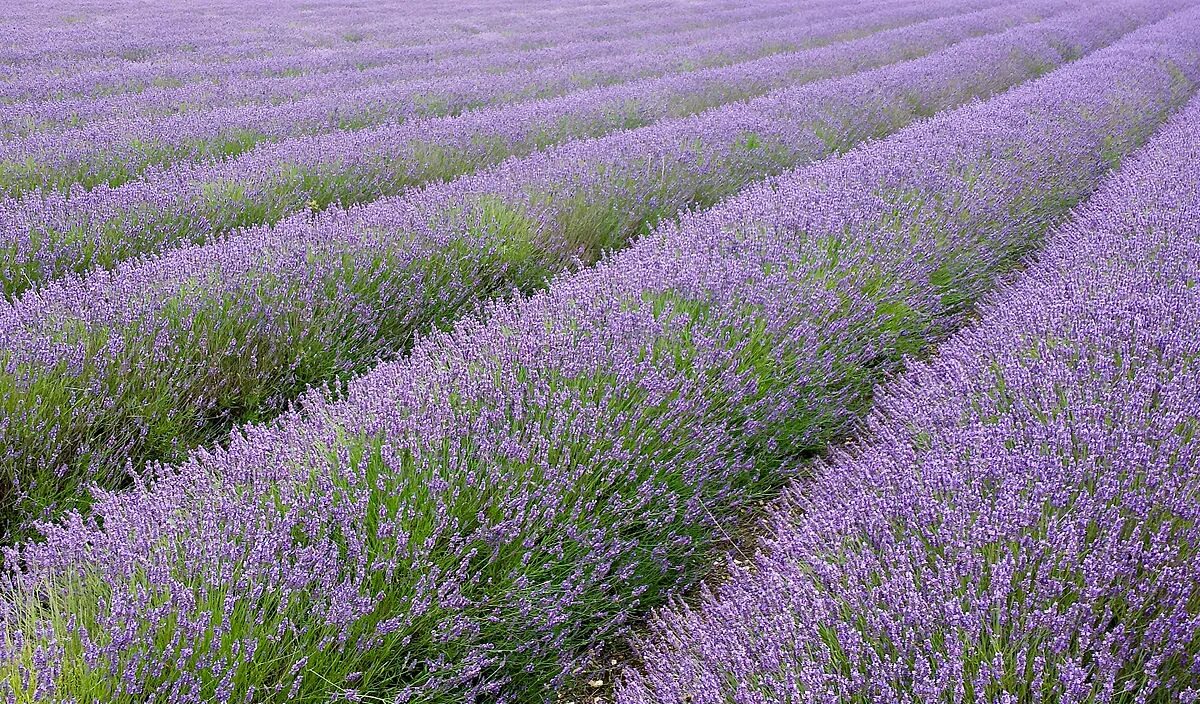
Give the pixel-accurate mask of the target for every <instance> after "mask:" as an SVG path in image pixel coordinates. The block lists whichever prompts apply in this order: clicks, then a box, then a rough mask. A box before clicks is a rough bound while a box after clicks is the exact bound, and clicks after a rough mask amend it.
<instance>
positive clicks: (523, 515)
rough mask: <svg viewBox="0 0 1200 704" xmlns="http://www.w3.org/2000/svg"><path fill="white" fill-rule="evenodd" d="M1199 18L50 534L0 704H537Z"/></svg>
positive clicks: (1051, 216) (574, 282) (960, 293)
mask: <svg viewBox="0 0 1200 704" xmlns="http://www.w3.org/2000/svg"><path fill="white" fill-rule="evenodd" d="M1196 22H1200V12H1196V11H1192V12H1189V13H1187V14H1184V15H1179V16H1175V17H1172V18H1169V19H1168V20H1167V21H1165V22H1163V23H1160V24H1158V25H1155V26H1153V27H1151V28H1148V29H1146V30H1144V31H1139V32H1138V33H1137V34H1136V36H1132V37H1130V38H1128V39H1126V40H1123V41H1121V42H1119V43H1118V44H1117V45H1116V46H1114V47H1113V48H1111V49H1108V50H1104V51H1101V52H1098V53H1097V54H1096V55H1094V56H1092V57H1089V58H1085V59H1083V60H1081V61H1079V62H1077V63H1075V64H1073V65H1072V66H1069V67H1065V68H1062V69H1059V70H1057V71H1055V72H1053V73H1051V74H1050V75H1049V76H1046V77H1044V78H1042V79H1040V80H1038V81H1035V82H1032V83H1030V84H1029V85H1027V86H1025V87H1022V88H1018V89H1016V90H1013V91H1011V92H1009V93H1007V94H1005V95H1003V96H1001V97H998V98H994V99H992V100H990V101H987V102H982V103H978V104H975V105H972V106H969V107H966V108H963V109H960V110H957V111H955V112H952V113H948V114H945V115H942V116H939V117H935V118H933V119H931V120H929V121H927V122H924V123H922V124H919V125H916V126H913V127H910V128H908V129H906V130H903V131H901V132H900V133H899V134H897V135H895V136H894V137H892V138H889V139H886V140H882V141H879V142H876V143H874V144H871V145H870V146H867V147H865V148H863V149H860V150H856V151H854V152H852V153H850V154H848V155H846V156H845V157H842V158H838V159H833V160H829V161H826V162H822V163H820V164H816V165H813V166H811V167H808V168H806V169H803V170H800V171H797V172H794V173H789V174H787V175H785V176H782V177H780V178H777V179H774V180H772V181H771V182H770V183H768V184H766V185H763V186H759V187H753V188H750V189H748V190H746V191H745V192H744V193H742V194H741V195H739V196H736V197H734V198H732V199H730V200H729V201H728V202H726V203H724V204H722V205H720V206H717V207H715V208H713V209H711V210H709V211H707V212H703V213H696V214H693V215H689V216H688V217H686V218H684V219H683V221H682V222H681V223H680V224H678V225H666V226H664V227H662V228H661V229H659V230H657V231H656V232H654V233H653V234H652V235H650V236H648V237H645V238H643V239H641V240H640V241H638V242H637V243H636V244H635V245H633V246H632V247H630V248H628V249H626V250H624V251H623V252H621V253H618V254H615V255H613V256H612V257H610V258H608V259H606V260H605V261H604V262H602V263H601V264H600V265H598V266H596V267H594V268H590V269H586V270H583V271H580V272H576V273H573V274H565V275H562V276H560V277H559V278H557V279H556V280H555V282H554V283H553V284H552V286H551V287H550V288H549V290H547V291H546V292H544V293H541V294H538V295H534V296H530V297H527V298H522V299H519V300H516V301H512V302H507V303H504V302H499V303H495V304H493V305H492V306H491V307H490V308H489V310H488V312H487V315H486V316H483V317H481V318H478V319H477V318H468V319H466V320H464V321H463V322H461V323H460V324H459V325H458V326H456V327H455V329H454V330H453V331H452V332H449V333H444V334H439V335H435V336H432V337H430V338H427V339H426V340H424V341H423V342H422V343H420V344H419V345H417V347H416V348H415V349H414V351H413V354H412V355H411V356H410V357H409V358H407V359H405V360H401V361H397V362H393V363H389V364H385V365H382V366H380V367H379V368H377V369H375V370H374V371H373V372H371V373H370V374H367V375H365V376H363V377H362V378H360V379H359V380H357V381H355V382H353V383H351V384H349V385H348V386H347V388H345V389H344V390H343V393H340V394H338V395H337V397H336V398H335V397H331V396H327V395H325V394H322V393H313V394H310V395H309V396H308V397H307V398H306V400H305V402H304V403H303V405H302V410H299V411H295V412H293V413H290V414H288V416H287V417H285V418H283V419H281V420H280V421H278V422H276V423H272V424H269V425H265V426H249V427H246V428H245V429H244V430H243V432H241V433H239V434H237V435H236V436H235V437H234V438H233V439H232V441H231V444H230V446H229V447H228V448H219V449H213V450H207V451H199V452H197V453H195V454H194V455H193V456H192V457H191V458H190V459H189V460H188V461H187V462H186V463H183V464H181V465H178V466H174V467H159V468H158V469H157V470H156V472H155V476H154V477H152V478H151V479H150V481H149V482H148V483H147V484H146V485H145V486H141V487H137V488H135V489H134V490H131V491H127V492H123V493H119V494H108V495H103V496H101V497H99V500H98V502H97V504H96V506H95V507H94V514H93V516H92V517H91V518H86V519H85V518H83V517H81V516H79V515H73V516H70V517H68V518H67V519H66V520H65V521H64V522H62V523H59V524H56V525H46V526H44V529H45V532H46V534H47V537H46V540H45V541H44V542H41V543H27V544H23V545H21V546H20V547H18V548H14V549H12V550H10V551H9V554H8V565H9V570H10V573H9V582H8V585H7V589H6V591H5V597H4V601H3V602H2V603H3V607H0V614H3V623H4V626H3V631H0V643H4V644H5V647H6V648H7V649H8V652H9V653H10V657H9V658H8V659H7V660H6V661H4V662H3V664H0V668H5V669H3V670H0V673H2V674H0V682H2V683H3V685H2V686H7V687H10V688H13V689H15V690H17V691H18V692H19V694H20V696H22V697H31V696H32V695H31V691H30V689H31V687H32V686H34V685H31V684H29V682H31V681H32V682H36V686H37V687H38V688H39V689H40V691H41V692H42V694H41V698H42V699H43V700H49V701H54V700H59V701H61V700H67V699H74V700H75V701H97V700H101V701H109V702H122V701H144V700H147V699H149V700H154V699H167V698H169V699H170V700H171V701H174V702H191V701H207V700H211V699H213V698H214V697H215V696H216V695H217V694H218V693H221V694H223V695H224V694H228V696H229V697H230V698H231V699H235V700H241V699H244V698H245V696H246V693H247V692H248V691H249V689H250V688H251V687H253V688H254V696H255V697H257V698H259V699H260V700H262V701H285V700H296V699H300V700H303V699H311V700H326V699H327V698H328V697H329V696H330V695H332V694H334V693H338V692H351V691H352V692H354V693H355V695H357V696H361V697H363V698H364V699H367V698H369V697H383V698H387V699H388V700H394V701H432V700H442V701H513V700H516V699H536V698H540V697H541V696H542V692H545V691H547V690H545V689H544V687H554V686H557V685H558V684H560V683H561V682H562V681H563V680H564V678H565V677H567V676H568V674H569V673H570V672H571V671H573V669H574V668H575V667H576V666H578V665H580V664H581V663H582V662H583V661H584V660H585V659H586V653H587V652H592V651H593V649H594V648H595V647H596V646H597V645H598V644H600V643H603V642H606V641H608V640H610V639H612V638H614V637H616V636H619V635H621V634H623V633H625V632H626V631H627V629H628V627H629V625H630V623H631V621H632V620H633V619H635V618H639V617H640V616H641V615H642V614H644V613H645V610H646V609H647V608H648V607H650V606H653V605H656V604H661V603H662V601H663V599H664V598H666V597H667V596H668V595H670V594H671V593H674V592H675V591H676V590H678V589H680V588H681V587H683V586H686V585H687V584H689V583H691V582H693V581H694V580H695V579H696V578H697V577H698V576H700V574H701V572H699V571H698V569H697V568H698V567H699V566H700V565H702V564H706V563H708V562H710V561H711V559H712V555H713V551H714V549H715V548H716V546H717V544H718V542H719V541H718V540H717V537H718V536H719V531H717V530H716V526H717V525H719V523H720V522H722V521H726V520H731V519H733V518H735V517H736V516H737V515H738V514H739V513H740V511H741V510H742V509H745V508H746V507H747V506H748V505H750V504H752V503H753V502H755V501H756V500H757V499H758V498H759V497H760V496H761V495H762V493H763V492H764V491H767V490H769V489H770V488H771V487H773V486H778V484H779V483H780V482H782V481H783V480H785V479H786V478H787V476H788V475H789V473H788V471H787V469H786V468H788V467H794V466H796V464H795V463H796V461H797V459H798V458H800V457H801V456H803V455H804V454H805V453H806V452H810V451H812V450H815V449H819V448H821V447H823V446H825V445H826V444H827V443H828V441H829V440H830V439H832V438H836V437H839V436H841V435H843V434H844V433H845V432H847V431H848V430H849V429H850V428H851V427H852V426H853V425H854V423H855V419H856V418H858V417H859V415H860V414H861V413H862V412H863V411H864V410H865V408H866V406H867V405H868V402H869V399H870V395H871V391H872V389H873V388H874V387H875V385H876V384H877V383H878V382H880V381H881V380H883V379H886V378H887V377H889V376H890V375H892V373H893V372H895V371H896V370H897V369H898V368H899V367H900V365H901V364H902V362H903V356H904V355H905V354H910V353H917V352H922V351H925V350H927V349H928V348H929V345H930V344H931V343H933V342H935V341H937V340H938V339H939V338H941V337H944V336H945V335H946V334H948V333H949V332H950V331H952V330H954V329H955V328H957V327H959V325H960V324H961V323H962V322H963V321H964V320H965V319H966V316H967V315H968V314H969V310H970V306H971V304H972V302H973V301H975V300H976V299H977V298H978V297H979V296H980V295H982V294H983V293H984V292H986V291H987V290H988V288H989V286H990V285H991V283H992V282H993V281H994V279H995V278H996V276H997V275H999V274H1001V273H1003V272H1004V271H1006V270H1007V269H1009V268H1010V267H1011V266H1012V265H1013V263H1014V262H1015V261H1016V260H1018V259H1019V258H1020V257H1021V256H1022V255H1024V254H1025V253H1027V252H1029V251H1030V250H1031V249H1033V248H1035V247H1036V246H1037V244H1038V242H1039V241H1040V238H1041V235H1042V233H1044V232H1045V231H1046V230H1047V229H1048V228H1050V227H1051V226H1052V225H1053V224H1054V223H1056V222H1057V221H1059V220H1060V219H1061V218H1062V217H1064V216H1065V214H1066V211H1067V210H1068V208H1069V205H1070V204H1071V203H1073V202H1075V201H1076V200H1077V199H1079V198H1081V197H1083V196H1085V195H1087V194H1088V193H1090V192H1091V191H1092V189H1093V188H1094V187H1095V186H1096V184H1097V182H1098V181H1099V180H1100V179H1101V178H1102V176H1103V174H1104V173H1105V172H1106V171H1107V169H1108V167H1109V166H1110V165H1111V163H1112V160H1114V159H1116V158H1118V157H1119V156H1120V155H1122V154H1124V153H1125V152H1127V151H1128V150H1130V149H1132V148H1133V147H1134V146H1135V145H1136V144H1137V143H1139V142H1140V141H1141V140H1142V139H1143V138H1144V136H1145V135H1146V134H1147V133H1148V132H1149V131H1151V130H1153V129H1154V127H1155V126H1156V125H1157V124H1159V117H1158V115H1159V114H1161V113H1164V112H1167V111H1169V110H1170V109H1171V108H1172V106H1173V105H1174V104H1175V102H1177V101H1178V100H1179V99H1180V98H1181V96H1182V95H1183V94H1186V93H1188V92H1190V89H1191V81H1190V80H1188V79H1187V76H1189V75H1190V76H1195V75H1196V73H1197V68H1198V67H1197V65H1196V64H1197V63H1198V62H1197V60H1196V59H1194V58H1193V59H1188V56H1190V55H1191V53H1193V52H1189V51H1188V50H1186V49H1185V48H1183V47H1184V46H1186V42H1187V41H1189V38H1193V37H1196V36H1197V32H1196V31H1195V27H1194V23H1196ZM1167 62H1174V63H1173V64H1171V63H1167ZM1180 261H1182V260H1180ZM1151 356H1152V355H1151ZM1196 387H1197V385H1195V384H1191V385H1189V386H1186V387H1185V388H1196ZM1050 398H1051V399H1052V398H1053V396H1052V395H1051V396H1050ZM1151 398H1153V395H1152V394H1151V395H1150V396H1148V397H1147V399H1151ZM954 418H957V416H955V417H954ZM1100 425H1101V426H1103V418H1102V417H1101V420H1100ZM1060 439H1061V438H1060ZM1067 441H1068V442H1069V441H1070V440H1069V438H1068V439H1067ZM1032 447H1037V445H1034V446H1032ZM1056 464H1057V462H1056ZM1000 477H1003V473H1000V474H999V476H998V477H997V479H999V478H1000ZM984 486H986V483H985V484H984ZM1033 489H1037V487H1036V486H1035V487H1033ZM905 496H906V495H905V494H903V493H901V494H900V496H899V500H900V501H903V500H904V498H905ZM1050 498H1052V499H1053V498H1055V496H1053V495H1052V496H1050ZM1059 498H1062V497H1059ZM1181 507H1184V504H1181ZM1193 508H1194V507H1193ZM851 547H853V545H848V546H847V549H850V548H851ZM1154 549H1155V550H1157V548H1156V547H1155V548H1154ZM996 552H997V554H999V553H1000V552H1001V551H1000V550H997V551H996ZM1163 554H1164V556H1166V555H1169V554H1170V553H1169V551H1168V552H1167V553H1163ZM999 574H1000V573H999V572H996V575H999ZM997 579H1000V577H999V576H997ZM1184 603H1186V600H1185V601H1184ZM1114 608H1116V604H1115V603H1114ZM60 614H71V615H72V616H73V617H74V619H75V620H74V622H73V624H72V625H70V626H68V625H67V624H66V622H65V619H63V618H60V617H59V615H60ZM1045 617H1046V618H1050V619H1053V618H1055V617H1056V615H1055V614H1052V613H1051V614H1045ZM1101 622H1102V623H1106V622H1107V621H1105V620H1104V619H1101ZM1114 642H1115V641H1114ZM50 644H53V645H54V646H55V647H56V648H58V650H55V651H52V652H51V651H49V650H47V648H48V646H49V645H50ZM46 652H50V653H51V655H50V656H49V657H41V656H39V655H37V654H38V653H46ZM39 658H40V659H39ZM1070 666H1072V664H1071V663H1065V664H1064V665H1063V667H1062V669H1061V672H1063V673H1069V671H1070ZM1074 666H1075V667H1077V668H1080V667H1082V668H1086V667H1087V663H1085V662H1078V663H1074ZM995 667H997V666H996V665H992V664H989V670H988V673H992V672H993V669H991V668H995ZM999 667H1000V668H1001V669H1002V668H1003V667H1004V663H1003V662H1001V663H1000V664H999ZM24 673H35V675H34V676H33V677H25V676H24ZM59 673H62V674H59ZM973 677H974V676H973ZM980 677H985V678H986V677H992V675H991V674H988V675H980ZM976 679H977V678H976ZM980 681H982V682H988V681H993V680H986V679H984V680H980ZM1078 681H1080V682H1083V683H1085V684H1086V683H1087V679H1086V671H1085V672H1084V676H1083V678H1081V679H1079V680H1078Z"/></svg>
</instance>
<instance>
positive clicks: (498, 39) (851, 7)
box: [0, 0, 911, 100]
mask: <svg viewBox="0 0 1200 704" xmlns="http://www.w3.org/2000/svg"><path fill="white" fill-rule="evenodd" d="M707 4H708V3H705V4H704V5H702V6H705V5H707ZM826 4H827V3H818V4H815V5H811V6H809V5H806V6H802V7H797V6H796V5H795V4H794V3H785V2H779V3H774V4H773V5H769V6H767V7H768V9H770V8H771V7H776V8H778V11H779V12H782V13H783V14H779V16H777V17H775V18H773V19H775V20H777V21H780V22H782V23H783V28H786V27H787V26H790V23H791V20H792V18H794V17H795V16H796V15H797V14H799V15H800V16H802V17H810V18H815V17H820V16H822V15H824V16H827V17H829V18H832V17H836V16H839V15H847V16H848V15H853V14H860V13H862V12H864V11H870V10H871V9H879V8H880V7H883V6H886V5H887V4H888V3H885V2H879V0H860V2H855V3H851V4H848V5H846V6H842V7H837V8H829V7H826V6H825V5H826ZM910 4H911V3H910ZM614 11H619V8H614ZM456 14H458V12H457V11H456ZM632 14H637V15H645V8H643V9H642V11H641V12H635V13H632ZM656 17H657V20H658V21H661V22H664V23H667V22H668V21H667V20H665V19H663V18H662V17H661V11H660V13H651V14H650V16H649V17H647V18H646V20H647V21H648V22H650V23H651V24H653V23H654V22H655V21H656ZM462 24H468V25H477V26H478V27H479V29H480V30H485V31H481V32H470V33H467V32H460V35H459V36H457V37H452V38H450V39H449V40H448V41H443V42H439V43H434V44H428V45H416V46H397V47H393V46H388V45H382V46H379V45H377V44H374V43H366V42H363V43H359V42H340V43H333V44H330V43H328V42H318V43H315V44H314V45H313V46H311V47H305V48H303V49H300V50H297V51H292V52H280V51H278V50H276V49H275V48H272V50H271V51H269V52H266V53H263V54H261V55H259V54H255V55H252V56H248V57H245V58H238V59H231V58H229V57H223V56H220V54H218V55H216V56H212V57H197V56H195V55H194V52H187V53H184V54H183V55H181V56H180V57H178V58H173V59H170V60H166V61H162V62H131V61H125V62H120V63H114V64H112V65H105V64H104V63H103V62H99V65H98V66H96V68H95V70H93V69H92V68H91V67H90V66H88V65H87V64H84V66H83V67H82V68H84V69H85V70H83V71H82V72H80V71H79V70H78V69H76V70H74V71H71V72H70V73H69V75H66V76H64V75H60V74H61V73H62V69H60V68H57V67H50V68H48V70H47V71H46V72H41V73H39V72H30V71H28V70H22V71H20V72H17V71H15V70H14V71H13V75H12V76H11V77H10V80H9V81H8V82H7V83H0V97H6V98H9V99H18V100H37V99H43V98H45V97H56V96H57V97H68V96H72V95H77V96H80V97H86V96H91V97H105V96H108V95H112V94H114V93H124V92H140V91H143V90H145V89H146V88H149V87H152V86H153V85H154V83H155V82H156V81H157V82H159V83H162V82H167V83H168V84H169V85H178V86H179V87H180V88H181V89H184V90H188V89H194V88H196V87H197V85H196V84H198V83H203V82H211V81H215V82H218V83H228V82H231V81H238V80H244V79H246V78H254V77H260V76H266V77H279V76H293V75H295V74H297V73H304V74H315V75H320V74H326V73H331V72H350V71H354V70H359V69H363V68H371V67H384V66H401V65H413V66H417V65H421V64H429V63H431V62H435V61H451V60H453V59H455V58H459V59H462V60H463V61H464V62H466V63H467V65H468V66H469V65H470V64H471V62H472V61H479V60H484V59H486V58H487V57H488V56H498V57H499V59H500V65H501V66H503V65H505V64H506V60H505V59H504V57H505V56H509V57H511V58H509V59H508V61H512V60H513V59H514V58H516V57H518V56H520V54H522V53H528V54H530V55H531V56H532V57H534V58H537V57H539V56H540V57H542V58H543V60H546V61H549V60H552V59H553V58H554V57H560V58H561V60H570V59H571V57H572V56H574V55H575V52H579V51H583V52H595V51H600V50H602V49H603V48H604V47H606V46H608V47H611V48H612V54H613V55H619V54H621V53H624V51H625V50H627V49H630V48H636V49H637V50H645V49H646V47H647V45H648V44H651V45H652V43H653V41H654V39H656V38H657V39H659V40H661V41H662V42H663V44H664V47H670V46H672V45H674V44H687V43H702V42H706V41H715V40H717V39H719V38H720V36H721V30H722V29H723V28H728V29H729V30H731V31H736V30H738V29H739V28H742V29H745V30H746V31H753V30H754V29H755V28H757V29H759V30H763V29H769V25H770V23H769V22H767V23H765V24H766V25H767V26H766V27H764V26H763V25H764V22H763V21H761V20H755V19H747V20H744V21H738V20H737V19H736V18H733V19H732V20H731V21H730V22H727V23H720V22H716V23H713V24H714V26H712V27H698V28H695V29H692V30H688V31H682V32H670V33H667V34H665V35H663V34H657V33H651V34H650V35H649V36H643V35H644V34H645V33H638V32H633V33H631V34H618V36H617V37H615V38H609V39H604V38H596V39H587V38H586V37H587V34H588V32H587V30H586V27H581V28H577V29H572V27H571V26H570V23H569V22H565V21H562V20H555V21H550V22H548V23H547V24H548V27H549V29H550V31H551V32H552V36H553V37H554V41H545V40H543V41H537V39H536V37H533V38H530V37H529V36H528V35H522V34H518V35H516V36H514V37H509V36H507V35H506V34H505V33H501V32H497V31H496V27H495V26H494V23H491V22H489V21H488V19H487V17H486V16H481V17H471V18H470V19H469V20H466V21H464V22H462ZM705 24H708V23H705ZM489 38H490V39H489ZM531 39H532V41H531ZM347 44H348V46H347ZM239 48H240V46H239ZM587 55H592V56H594V55H596V54H594V53H588V54H587ZM518 62H519V60H518ZM518 65H519V63H518Z"/></svg>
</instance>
